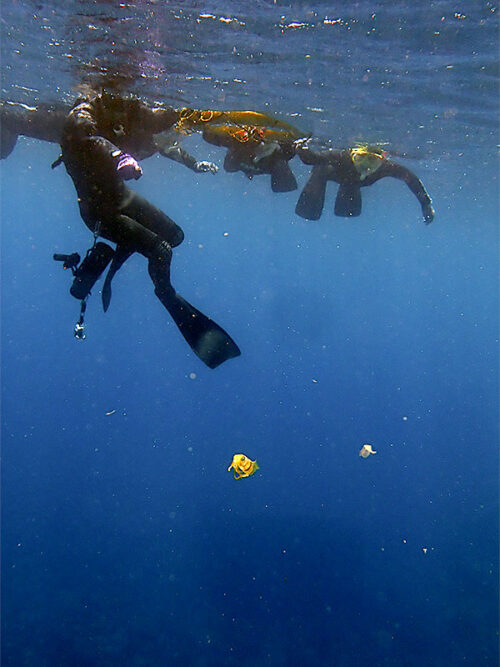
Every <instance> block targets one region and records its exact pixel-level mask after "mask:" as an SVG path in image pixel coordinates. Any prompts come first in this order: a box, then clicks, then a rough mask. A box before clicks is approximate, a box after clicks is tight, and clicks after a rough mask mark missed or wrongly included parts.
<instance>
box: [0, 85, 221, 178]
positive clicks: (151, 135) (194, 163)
mask: <svg viewBox="0 0 500 667" xmlns="http://www.w3.org/2000/svg"><path fill="white" fill-rule="evenodd" d="M82 101H84V100H79V102H82ZM85 101H86V102H87V104H88V105H89V107H90V108H91V113H92V116H93V118H94V120H95V122H96V123H97V124H98V126H99V128H100V131H101V134H102V135H103V136H107V137H109V138H112V140H113V143H114V144H116V145H117V146H118V147H119V148H121V149H122V150H124V151H126V152H127V153H130V154H131V155H134V157H135V158H136V160H144V159H145V158H147V157H150V156H152V155H154V154H155V153H160V155H163V156H164V157H168V158H170V159H171V160H174V161H175V162H179V163H180V164H182V165H184V166H185V167H188V169H191V170H192V171H194V172H197V173H199V172H204V171H209V172H211V173H212V174H215V173H216V172H217V170H218V167H217V165H215V164H214V163H213V162H207V161H205V160H202V161H198V160H197V159H196V158H194V157H193V156H192V155H190V154H189V153H188V152H187V151H185V150H184V149H183V148H182V147H181V146H180V140H181V135H180V134H179V132H177V131H176V129H175V126H176V123H178V121H179V115H180V111H177V110H176V109H174V108H172V107H169V106H156V107H151V106H149V105H148V104H146V102H144V101H142V100H139V99H137V98H134V97H123V96H120V95H114V94H111V93H101V94H96V95H93V96H90V97H89V98H87V100H85ZM77 103H78V102H77ZM70 110H71V107H70V106H68V105H64V104H53V105H48V104H45V105H44V104H40V105H38V106H37V107H30V106H27V105H25V104H17V103H13V102H0V125H1V132H0V158H2V159H4V158H6V157H8V156H9V155H10V153H11V152H12V151H13V149H14V147H15V145H16V142H17V138H18V136H19V135H24V136H26V137H31V138H33V139H40V140H42V141H49V142H52V143H60V141H61V137H62V134H63V129H64V124H65V122H66V118H67V116H68V113H69V112H70Z"/></svg>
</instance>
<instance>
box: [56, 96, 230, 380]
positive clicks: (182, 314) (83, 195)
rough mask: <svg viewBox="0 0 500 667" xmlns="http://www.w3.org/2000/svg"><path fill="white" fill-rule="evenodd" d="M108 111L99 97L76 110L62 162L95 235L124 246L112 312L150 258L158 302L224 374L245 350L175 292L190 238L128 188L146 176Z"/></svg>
mask: <svg viewBox="0 0 500 667" xmlns="http://www.w3.org/2000/svg"><path fill="white" fill-rule="evenodd" d="M137 108H140V105H139V107H137ZM100 112H101V106H100V101H99V100H97V101H96V100H95V98H94V99H92V100H85V101H83V102H80V103H79V104H77V105H76V106H75V107H74V108H73V109H72V110H71V111H70V113H69V114H68V116H67V119H66V121H65V124H64V128H63V134H62V140H61V150H62V155H61V159H62V161H63V162H64V165H65V167H66V170H67V172H68V174H69V175H70V176H71V178H72V179H73V183H74V185H75V188H76V191H77V195H78V203H79V207H80V213H81V216H82V218H83V220H84V222H85V224H86V225H87V227H88V228H89V229H90V230H91V231H92V232H93V233H94V234H97V235H99V236H102V237H104V238H105V239H107V240H109V241H112V242H114V243H116V244H117V247H116V251H115V253H114V255H113V258H112V261H111V264H110V267H109V270H108V274H107V276H106V279H105V282H104V286H103V291H102V298H103V306H104V310H107V308H108V306H109V303H110V299H111V281H112V279H113V276H114V275H115V273H116V272H117V271H118V270H119V268H120V267H121V265H122V264H123V262H125V261H126V260H127V259H128V258H129V257H130V256H131V255H132V254H133V253H134V252H139V253H141V254H142V255H144V256H145V257H146V258H147V259H148V271H149V275H150V277H151V280H152V282H153V285H154V287H155V294H156V296H157V297H158V299H159V300H160V301H161V303H162V304H163V305H164V307H165V308H166V309H167V311H168V312H169V314H170V316H171V317H172V319H173V320H174V322H175V324H176V325H177V327H178V328H179V331H180V332H181V334H182V335H183V336H184V338H185V340H186V341H187V343H188V344H189V345H190V347H191V348H192V349H193V351H194V352H195V354H196V355H197V356H198V357H199V358H200V359H201V360H202V361H203V362H204V363H205V364H206V365H207V366H209V367H210V368H216V367H217V366H218V365H219V364H221V363H223V362H224V361H226V360H227V359H231V358H232V357H236V356H238V355H239V354H240V350H239V349H238V346H237V345H236V343H235V342H234V341H233V340H232V339H231V337H230V336H229V335H228V334H227V333H226V332H225V331H224V329H222V328H221V327H220V326H219V325H218V324H216V323H215V322H213V321H212V320H211V319H210V318H208V317H207V316H206V315H204V314H203V313H201V312H200V311H199V310H197V309H196V308H195V307H194V306H192V305H191V304H190V303H188V302H187V301H186V300H185V299H183V298H182V297H181V296H179V295H178V294H177V293H176V292H175V289H174V288H173V287H172V284H171V282H170V263H171V259H172V248H174V247H176V246H178V245H179V244H180V243H182V240H183V238H184V233H183V231H182V229H181V228H180V227H179V225H177V224H176V223H175V222H174V221H173V220H171V218H169V217H168V216H167V215H166V214H165V213H163V212H162V211H160V209H158V208H156V207H155V206H153V204H151V203H150V202H149V201H147V200H146V199H144V198H143V197H141V196H139V195H138V194H137V193H136V192H134V191H133V190H131V189H130V188H128V187H127V186H126V185H125V183H124V180H131V179H138V178H139V177H140V176H141V174H142V170H141V168H140V166H139V164H138V163H137V161H136V159H135V158H134V157H132V156H131V155H130V154H129V153H127V152H125V151H124V150H123V149H122V148H120V147H118V146H117V145H116V143H114V141H113V140H112V138H113V137H114V134H115V130H116V126H115V125H113V126H111V125H109V124H106V123H107V121H106V120H105V121H104V122H103V117H102V116H101V115H100ZM124 136H127V135H126V133H125V134H123V135H121V137H120V141H121V143H122V144H124V142H123V137H124ZM127 138H128V137H127ZM136 140H137V136H135V137H131V141H130V143H126V144H125V145H127V146H133V145H135V144H133V143H132V142H133V141H136ZM142 145H144V142H143V143H142ZM80 277H81V276H80ZM82 279H84V277H83V278H82Z"/></svg>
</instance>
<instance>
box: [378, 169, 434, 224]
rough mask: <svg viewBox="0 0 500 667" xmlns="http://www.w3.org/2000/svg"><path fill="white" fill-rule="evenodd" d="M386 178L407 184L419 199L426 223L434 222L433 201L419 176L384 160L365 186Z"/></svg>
mask: <svg viewBox="0 0 500 667" xmlns="http://www.w3.org/2000/svg"><path fill="white" fill-rule="evenodd" d="M385 176H390V177H392V178H397V179H398V180H400V181H403V182H404V183H406V185H407V186H408V187H409V188H410V190H411V192H413V194H414V195H415V197H416V198H417V199H418V201H419V203H420V206H421V207H422V214H423V216H424V222H425V223H426V224H427V225H428V224H430V223H431V222H432V221H433V220H434V208H433V207H432V199H431V198H430V197H429V195H428V193H427V190H426V189H425V188H424V185H423V183H422V181H421V180H420V179H419V178H417V176H416V175H415V174H414V173H413V172H412V171H410V170H409V169H407V167H403V165H401V164H397V163H396V162H392V161H391V160H387V159H386V160H384V163H383V164H382V166H381V167H380V168H379V169H377V171H376V172H374V173H373V174H372V175H371V177H370V176H368V177H367V179H366V182H365V184H366V185H369V184H371V183H369V182H368V181H371V182H375V181H378V180H379V179H380V178H384V177H385Z"/></svg>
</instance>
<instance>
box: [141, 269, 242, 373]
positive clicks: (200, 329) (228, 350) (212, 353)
mask: <svg viewBox="0 0 500 667" xmlns="http://www.w3.org/2000/svg"><path fill="white" fill-rule="evenodd" d="M148 269H149V275H150V276H151V280H152V281H153V284H154V286H155V294H156V296H157V297H158V299H159V300H160V301H161V302H162V304H163V305H164V306H165V308H166V309H167V310H168V312H169V314H170V317H171V318H172V319H173V320H174V322H175V324H176V325H177V328H178V329H179V331H180V332H181V334H182V335H183V337H184V339H185V340H186V342H187V344H188V345H189V347H190V348H191V349H192V350H193V352H194V353H195V354H196V355H197V356H198V357H199V358H200V359H201V360H202V361H203V363H205V364H206V365H207V366H208V367H209V368H217V366H219V365H220V364H222V363H224V361H227V360H228V359H233V358H234V357H238V356H239V355H240V354H241V352H240V349H239V347H238V346H237V345H236V343H235V342H234V341H233V339H232V338H231V336H230V335H229V334H228V333H227V332H226V331H224V329H223V328H222V327H220V326H219V325H218V324H216V323H215V322H214V321H213V320H211V319H210V318H209V317H207V316H206V315H204V314H203V313H201V312H200V311H199V310H198V309H197V308H195V307H194V306H192V305H191V304H190V303H188V302H187V301H186V300H185V299H183V298H182V297H181V296H179V295H178V294H177V293H176V292H175V290H174V288H173V287H172V285H171V284H170V279H169V277H168V271H164V262H161V261H156V260H154V259H150V260H149V264H148Z"/></svg>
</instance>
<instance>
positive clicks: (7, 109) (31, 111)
mask: <svg viewBox="0 0 500 667" xmlns="http://www.w3.org/2000/svg"><path fill="white" fill-rule="evenodd" d="M67 113H68V109H67V107H63V106H62V105H39V106H38V107H29V106H27V105H26V104H18V103H14V102H0V126H1V150H0V158H2V159H3V158H6V157H8V156H9V155H10V153H11V152H12V150H13V149H14V146H15V145H16V141H17V137H18V136H19V135H20V134H22V135H24V136H26V137H31V138H33V139H40V140H41V141H49V142H52V143H59V142H60V140H61V136H62V131H63V127H64V121H65V118H66V116H67Z"/></svg>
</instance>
